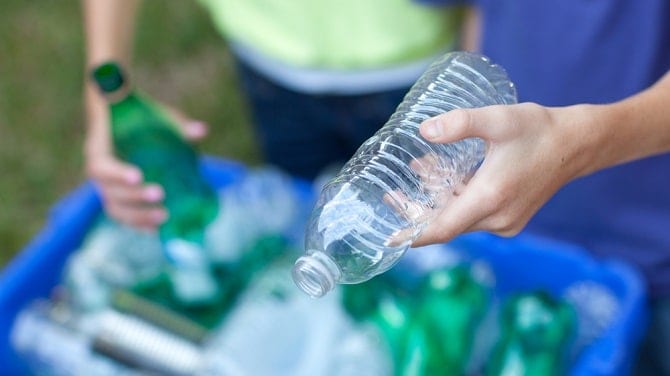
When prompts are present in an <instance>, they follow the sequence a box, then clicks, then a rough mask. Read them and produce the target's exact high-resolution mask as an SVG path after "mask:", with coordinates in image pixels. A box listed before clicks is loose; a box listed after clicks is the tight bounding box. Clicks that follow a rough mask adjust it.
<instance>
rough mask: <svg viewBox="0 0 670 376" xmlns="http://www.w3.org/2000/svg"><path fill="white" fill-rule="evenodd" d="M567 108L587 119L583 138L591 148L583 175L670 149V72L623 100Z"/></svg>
mask: <svg viewBox="0 0 670 376" xmlns="http://www.w3.org/2000/svg"><path fill="white" fill-rule="evenodd" d="M567 109H572V111H576V112H581V113H582V115H583V116H582V118H583V119H584V132H582V134H581V135H580V136H581V140H580V141H583V143H585V144H586V146H587V147H588V148H589V150H588V151H586V152H585V155H586V156H588V159H587V160H586V161H584V164H583V168H582V169H581V171H580V173H579V175H585V174H588V173H591V172H595V171H597V170H599V169H603V168H607V167H611V166H614V165H618V164H621V163H625V162H629V161H632V160H636V159H640V158H645V157H649V156H653V155H657V154H661V153H664V152H668V151H670V72H669V73H668V74H666V75H665V76H664V77H663V78H661V79H660V80H659V81H658V82H657V83H656V84H655V85H653V86H652V87H650V88H648V89H647V90H644V91H642V92H640V93H639V94H636V95H634V96H631V97H629V98H627V99H624V100H622V101H619V102H616V103H612V104H607V105H585V106H574V107H572V108H570V107H568V108H567ZM568 124H569V122H568Z"/></svg>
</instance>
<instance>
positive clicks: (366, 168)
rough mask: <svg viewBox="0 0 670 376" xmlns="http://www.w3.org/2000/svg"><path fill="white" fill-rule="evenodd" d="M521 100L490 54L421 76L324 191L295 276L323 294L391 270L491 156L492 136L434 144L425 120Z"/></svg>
mask: <svg viewBox="0 0 670 376" xmlns="http://www.w3.org/2000/svg"><path fill="white" fill-rule="evenodd" d="M515 102H516V90H515V88H514V86H513V85H512V83H511V82H510V81H509V79H508V78H507V75H506V73H505V71H504V70H503V69H502V68H501V67H500V66H498V65H494V64H492V63H491V62H490V61H489V59H487V58H486V57H484V56H481V55H477V54H473V53H468V52H452V53H448V54H446V55H445V56H444V57H443V58H441V59H439V60H438V61H436V62H435V63H434V64H433V65H431V67H429V68H428V70H427V71H426V72H425V73H424V74H423V75H422V76H421V78H419V80H418V81H417V83H416V84H415V85H414V86H413V87H412V89H411V90H410V91H409V93H408V94H407V95H406V96H405V99H404V100H403V102H402V103H401V104H400V106H399V107H398V109H397V110H396V112H395V113H394V114H393V116H391V118H390V119H389V121H388V122H387V123H386V124H385V125H384V126H383V127H382V128H381V129H380V130H379V131H378V132H377V133H376V134H375V135H373V136H372V137H371V138H370V139H368V140H367V141H366V142H365V143H364V144H363V145H362V146H361V147H360V149H359V150H358V151H357V152H356V154H355V155H354V156H353V157H352V158H351V160H349V162H347V164H346V165H345V166H344V167H343V169H342V171H340V173H339V174H338V175H337V176H336V177H335V178H334V179H333V180H331V181H330V182H329V183H328V184H326V186H325V187H324V188H323V190H322V191H321V195H320V198H319V200H318V202H317V205H316V207H315V209H314V211H313V212H312V215H311V218H310V221H309V224H308V227H307V231H306V238H305V249H306V255H304V256H302V257H300V258H299V259H298V260H297V261H296V264H295V266H294V269H293V279H294V281H295V283H296V284H297V285H298V286H299V287H300V288H301V289H302V290H303V291H305V292H306V293H307V294H308V295H310V296H312V297H321V296H323V295H325V294H326V293H328V291H330V290H331V289H333V287H334V286H335V284H337V283H359V282H363V281H365V280H368V279H370V278H372V277H373V276H375V275H377V274H380V273H383V272H384V271H386V270H388V269H389V268H391V267H392V266H393V265H394V264H395V263H396V262H397V261H398V259H399V258H400V257H401V256H402V255H403V254H404V252H405V251H406V250H407V248H408V247H409V245H410V244H411V243H412V241H413V240H414V239H416V237H418V236H419V234H420V233H421V231H422V230H423V229H424V228H425V226H426V225H427V223H428V222H429V221H430V220H431V219H432V218H433V216H434V215H436V213H438V212H439V211H440V210H441V209H443V208H444V207H445V205H448V204H449V201H450V199H451V198H452V197H453V195H454V193H455V192H456V191H457V190H458V189H460V187H461V186H462V185H463V184H465V183H466V181H467V179H468V178H469V177H470V176H471V175H472V174H473V173H474V171H475V170H476V168H477V167H478V166H479V165H480V164H481V162H482V161H483V158H484V153H485V149H486V146H485V144H484V141H483V140H481V139H477V138H468V139H465V140H461V141H458V142H455V143H450V144H434V143H430V142H428V141H426V140H425V139H423V138H422V137H421V136H420V135H419V132H418V128H419V125H420V124H421V122H423V121H424V120H426V119H428V118H430V117H433V116H436V115H439V114H442V113H445V112H447V111H450V110H453V109H457V108H472V107H483V106H486V105H494V104H512V103H515Z"/></svg>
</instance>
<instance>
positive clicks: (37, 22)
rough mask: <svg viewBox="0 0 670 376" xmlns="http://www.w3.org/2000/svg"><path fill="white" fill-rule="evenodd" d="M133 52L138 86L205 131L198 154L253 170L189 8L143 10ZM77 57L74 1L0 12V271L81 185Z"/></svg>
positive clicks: (6, 6)
mask: <svg viewBox="0 0 670 376" xmlns="http://www.w3.org/2000/svg"><path fill="white" fill-rule="evenodd" d="M135 42H136V43H135V51H136V52H135V61H134V77H135V78H136V79H137V85H138V86H140V87H142V89H143V90H144V91H146V92H148V93H150V94H151V95H153V96H155V97H156V98H158V99H160V100H163V101H165V102H167V103H169V104H171V105H173V106H174V107H176V108H179V109H181V110H183V111H184V112H185V113H187V114H190V115H191V116H193V117H194V118H198V119H202V120H205V121H207V122H208V123H209V124H210V126H211V130H210V135H209V137H208V138H207V139H206V140H205V141H204V142H203V143H202V144H201V146H200V148H201V150H202V151H203V152H205V153H208V154H216V155H220V156H224V157H227V158H232V159H236V160H240V161H243V162H246V163H249V164H253V163H256V162H258V160H259V157H258V153H257V149H256V146H255V141H254V136H253V133H252V129H251V127H250V126H249V121H248V113H247V109H246V107H245V104H244V102H243V101H242V99H241V98H240V96H239V92H238V88H237V82H236V77H235V72H234V69H233V66H232V62H231V58H230V55H229V54H228V52H227V50H226V48H225V44H224V42H223V40H222V39H221V37H220V36H219V35H218V34H217V32H216V31H215V30H214V28H213V27H212V25H211V23H210V22H209V18H208V16H207V14H206V13H205V12H204V10H203V9H201V8H199V7H198V5H197V4H196V2H194V1H183V0H182V1H167V0H163V1H158V0H153V1H145V4H144V6H143V8H142V12H141V14H140V18H139V20H138V31H137V36H136V40H135ZM83 54H84V50H83V33H82V22H81V9H80V4H79V1H59V0H40V1H25V0H3V1H2V2H0V266H3V265H5V263H6V262H7V261H8V260H10V259H11V258H12V257H13V256H14V255H15V254H16V252H18V251H20V250H21V249H22V248H23V247H24V246H25V245H26V244H27V243H28V242H29V241H30V239H31V238H32V237H34V236H35V235H36V234H37V233H38V232H39V230H40V229H41V228H42V227H43V226H44V224H45V222H46V220H47V216H48V212H49V208H50V207H51V206H52V205H53V204H54V203H55V202H56V201H57V200H58V199H59V198H61V197H63V195H65V194H66V193H68V192H69V191H71V190H72V189H74V188H75V187H77V186H78V185H79V184H81V183H82V182H83V181H84V180H85V179H86V177H85V175H84V172H83V160H82V142H83V135H84V131H85V124H84V118H83V106H82V90H81V89H82V82H83V75H84V72H83V63H84V55H83ZM63 231H67V229H63Z"/></svg>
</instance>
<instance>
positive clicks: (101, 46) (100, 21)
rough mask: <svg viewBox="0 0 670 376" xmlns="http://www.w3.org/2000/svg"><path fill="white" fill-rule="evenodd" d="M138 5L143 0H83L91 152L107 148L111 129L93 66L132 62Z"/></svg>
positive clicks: (86, 101)
mask: <svg viewBox="0 0 670 376" xmlns="http://www.w3.org/2000/svg"><path fill="white" fill-rule="evenodd" d="M138 5H139V0H82V12H83V20H84V35H85V47H86V64H85V67H86V68H85V69H86V71H85V81H84V82H85V84H84V91H85V93H84V94H85V109H86V119H87V124H88V127H89V129H88V131H89V137H87V144H86V151H87V154H90V153H91V152H96V151H101V150H104V149H105V148H106V147H107V146H106V140H107V137H106V135H105V133H106V132H107V131H108V130H107V129H106V124H107V123H106V117H107V109H106V106H105V103H104V101H103V99H102V97H101V96H100V94H99V93H98V91H97V90H96V88H95V87H94V86H93V85H92V83H91V80H90V79H89V77H88V72H89V70H90V68H91V67H92V66H95V65H97V64H100V63H102V62H104V61H107V60H116V61H119V62H121V63H122V64H125V65H127V64H128V63H129V62H130V59H131V52H132V41H133V35H134V24H135V16H136V13H137V9H138ZM100 133H103V135H101V134H100Z"/></svg>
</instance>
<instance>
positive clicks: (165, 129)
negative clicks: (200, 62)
mask: <svg viewBox="0 0 670 376" xmlns="http://www.w3.org/2000/svg"><path fill="white" fill-rule="evenodd" d="M92 75H93V79H94V80H95V82H96V83H97V84H98V87H99V88H100V90H101V91H102V93H103V95H104V96H105V98H106V100H107V102H108V104H109V109H110V114H111V134H112V140H113V144H114V150H115V152H116V154H117V156H118V157H119V158H120V159H122V160H124V161H127V162H129V163H132V164H134V165H136V166H138V167H139V168H140V169H141V170H142V173H143V174H144V179H145V180H146V181H147V182H153V183H157V184H160V185H161V186H162V187H163V189H164V191H165V201H164V204H165V206H166V208H167V210H168V211H169V217H168V219H167V221H166V222H165V223H163V224H162V225H161V227H160V229H159V234H160V238H161V241H162V243H163V248H164V251H165V254H166V258H167V259H168V261H170V272H169V274H170V280H171V284H172V286H173V292H174V294H175V296H176V297H177V299H179V300H180V301H181V302H182V303H184V304H189V305H190V304H202V303H206V302H210V301H212V300H214V299H216V297H217V294H218V291H217V285H216V283H215V281H214V278H213V276H212V274H211V270H210V266H209V261H208V260H207V256H206V253H205V251H204V247H203V244H204V234H205V228H206V226H207V225H208V224H209V223H210V222H211V221H212V220H213V219H214V218H215V217H216V215H217V213H218V199H217V197H216V194H215V192H214V191H213V189H212V188H211V187H210V186H209V185H208V184H207V182H205V180H204V179H203V177H202V176H201V175H200V172H199V170H198V154H197V152H196V151H195V149H194V148H193V147H192V146H190V145H189V144H188V143H187V142H186V140H184V139H183V137H182V136H181V134H180V132H179V129H178V127H177V125H176V124H175V123H174V121H173V120H172V118H171V117H170V115H168V114H167V113H166V111H165V110H164V109H163V108H162V107H161V106H159V105H158V104H156V103H154V102H153V101H152V100H151V99H149V98H147V97H146V96H144V95H142V94H141V93H138V92H137V91H135V90H133V89H132V88H131V86H130V85H129V84H128V82H126V77H125V76H124V74H123V71H122V69H121V67H120V66H119V65H118V64H117V63H114V62H108V63H104V64H102V65H99V66H97V67H96V68H94V70H93V72H92Z"/></svg>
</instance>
